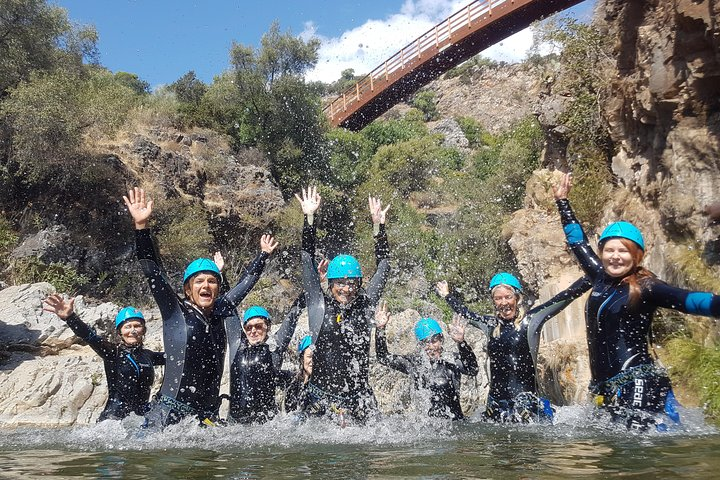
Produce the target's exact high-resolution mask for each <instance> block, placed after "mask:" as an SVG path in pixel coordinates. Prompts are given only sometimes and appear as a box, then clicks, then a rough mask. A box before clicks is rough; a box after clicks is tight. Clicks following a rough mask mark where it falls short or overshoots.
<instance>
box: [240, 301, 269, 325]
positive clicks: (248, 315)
mask: <svg viewBox="0 0 720 480" xmlns="http://www.w3.org/2000/svg"><path fill="white" fill-rule="evenodd" d="M257 317H260V318H262V319H264V320H265V322H267V323H268V324H269V323H270V314H269V313H268V311H267V310H265V309H264V308H263V307H258V306H257V305H253V306H252V307H250V308H248V309H247V310H245V313H244V314H243V325H245V324H246V323H247V322H249V321H250V319H252V318H257Z"/></svg>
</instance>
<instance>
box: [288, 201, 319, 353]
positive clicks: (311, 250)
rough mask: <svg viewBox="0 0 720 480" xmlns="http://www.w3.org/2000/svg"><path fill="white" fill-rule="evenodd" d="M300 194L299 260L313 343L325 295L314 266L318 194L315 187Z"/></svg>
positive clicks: (317, 331) (316, 336)
mask: <svg viewBox="0 0 720 480" xmlns="http://www.w3.org/2000/svg"><path fill="white" fill-rule="evenodd" d="M301 193H302V196H300V195H297V194H295V198H297V200H298V202H300V207H301V208H302V212H303V214H304V220H303V233H302V249H301V251H300V262H301V265H302V281H303V289H304V290H305V302H306V304H307V309H308V324H309V327H310V334H311V335H312V339H313V343H315V342H316V341H317V338H318V335H320V329H321V328H322V322H323V319H324V318H325V297H324V295H323V291H322V287H321V284H320V274H319V273H318V271H317V268H316V266H315V258H314V257H315V242H316V233H315V212H317V210H318V208H320V201H321V198H320V194H318V192H317V188H316V187H308V188H307V189H303V190H302V192H301Z"/></svg>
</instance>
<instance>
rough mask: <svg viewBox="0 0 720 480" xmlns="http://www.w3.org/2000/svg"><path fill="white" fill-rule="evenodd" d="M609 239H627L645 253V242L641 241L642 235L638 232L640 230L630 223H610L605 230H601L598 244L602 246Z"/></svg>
mask: <svg viewBox="0 0 720 480" xmlns="http://www.w3.org/2000/svg"><path fill="white" fill-rule="evenodd" d="M611 238H627V239H628V240H630V241H632V242H635V244H637V246H638V247H640V248H641V249H642V251H643V252H644V251H645V241H644V240H643V236H642V233H641V232H640V229H639V228H637V227H636V226H635V225H633V224H632V223H629V222H615V223H611V224H610V225H608V226H607V227H605V230H603V232H602V234H601V235H600V241H599V242H598V243H600V244H602V243H603V242H604V241H606V240H610V239H611Z"/></svg>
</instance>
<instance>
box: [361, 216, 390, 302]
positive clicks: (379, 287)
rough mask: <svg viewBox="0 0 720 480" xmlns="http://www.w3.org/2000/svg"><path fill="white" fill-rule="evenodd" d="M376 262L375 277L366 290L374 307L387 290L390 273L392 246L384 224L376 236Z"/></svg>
mask: <svg viewBox="0 0 720 480" xmlns="http://www.w3.org/2000/svg"><path fill="white" fill-rule="evenodd" d="M375 262H376V265H377V269H376V270H375V275H373V277H372V279H370V283H369V284H368V286H367V288H366V290H365V291H366V292H367V296H368V299H369V300H370V304H371V305H373V306H374V305H376V304H377V303H378V302H379V301H380V296H381V295H382V292H383V290H384V289H385V283H386V282H387V277H388V274H389V273H390V245H389V243H388V239H387V233H386V232H385V224H384V223H381V224H380V231H379V232H378V234H377V235H376V236H375Z"/></svg>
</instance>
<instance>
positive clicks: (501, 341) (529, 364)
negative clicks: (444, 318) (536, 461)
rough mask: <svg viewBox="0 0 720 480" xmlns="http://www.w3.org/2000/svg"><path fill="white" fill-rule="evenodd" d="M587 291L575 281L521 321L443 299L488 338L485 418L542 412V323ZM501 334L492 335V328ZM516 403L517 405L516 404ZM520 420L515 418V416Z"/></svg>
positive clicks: (454, 299) (584, 281)
mask: <svg viewBox="0 0 720 480" xmlns="http://www.w3.org/2000/svg"><path fill="white" fill-rule="evenodd" d="M589 289H590V282H589V280H588V279H587V277H582V278H580V279H578V280H576V281H575V282H574V283H573V284H572V285H570V287H568V288H567V289H566V290H563V291H562V292H560V293H558V294H557V295H555V296H554V297H552V298H551V299H550V300H548V301H547V302H545V303H543V304H542V305H539V306H537V307H535V308H533V309H531V310H530V311H529V312H528V313H527V314H526V315H525V317H524V318H523V319H522V321H521V322H520V325H519V328H516V327H515V323H514V322H512V321H503V320H502V319H500V318H499V317H498V316H496V315H479V314H477V313H475V312H472V311H470V310H469V309H468V308H467V307H466V306H465V305H463V304H462V303H461V302H460V300H458V298H457V297H455V296H454V295H452V294H451V295H448V296H447V297H446V298H445V299H446V301H447V303H448V305H450V307H451V308H452V309H453V310H454V311H455V312H457V313H459V314H460V315H462V316H464V317H465V318H467V319H468V321H469V323H470V324H471V325H473V326H474V327H477V328H479V329H480V330H482V331H483V333H484V334H485V336H486V337H487V338H488V345H487V351H488V357H489V359H490V392H489V393H488V404H487V409H486V416H487V417H489V418H492V419H493V420H501V419H509V420H513V419H517V420H523V421H525V420H528V418H524V417H526V416H527V415H528V414H531V413H532V412H535V411H537V410H538V409H541V410H542V405H540V404H539V403H538V401H537V382H536V381H535V373H536V372H535V365H536V363H537V354H538V348H539V345H540V333H541V331H542V327H543V325H545V322H547V321H548V320H550V319H551V318H552V317H553V316H555V315H557V314H558V313H559V312H560V311H561V310H562V309H564V308H565V307H567V306H568V305H569V304H570V303H571V302H572V301H573V300H575V299H576V298H578V297H579V296H580V295H582V294H583V293H585V292H586V291H588V290H589ZM498 325H500V332H499V334H498V335H497V336H494V331H495V328H496V327H497V326H498ZM516 404H517V405H516ZM515 414H518V415H519V418H515V417H516V415H515Z"/></svg>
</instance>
